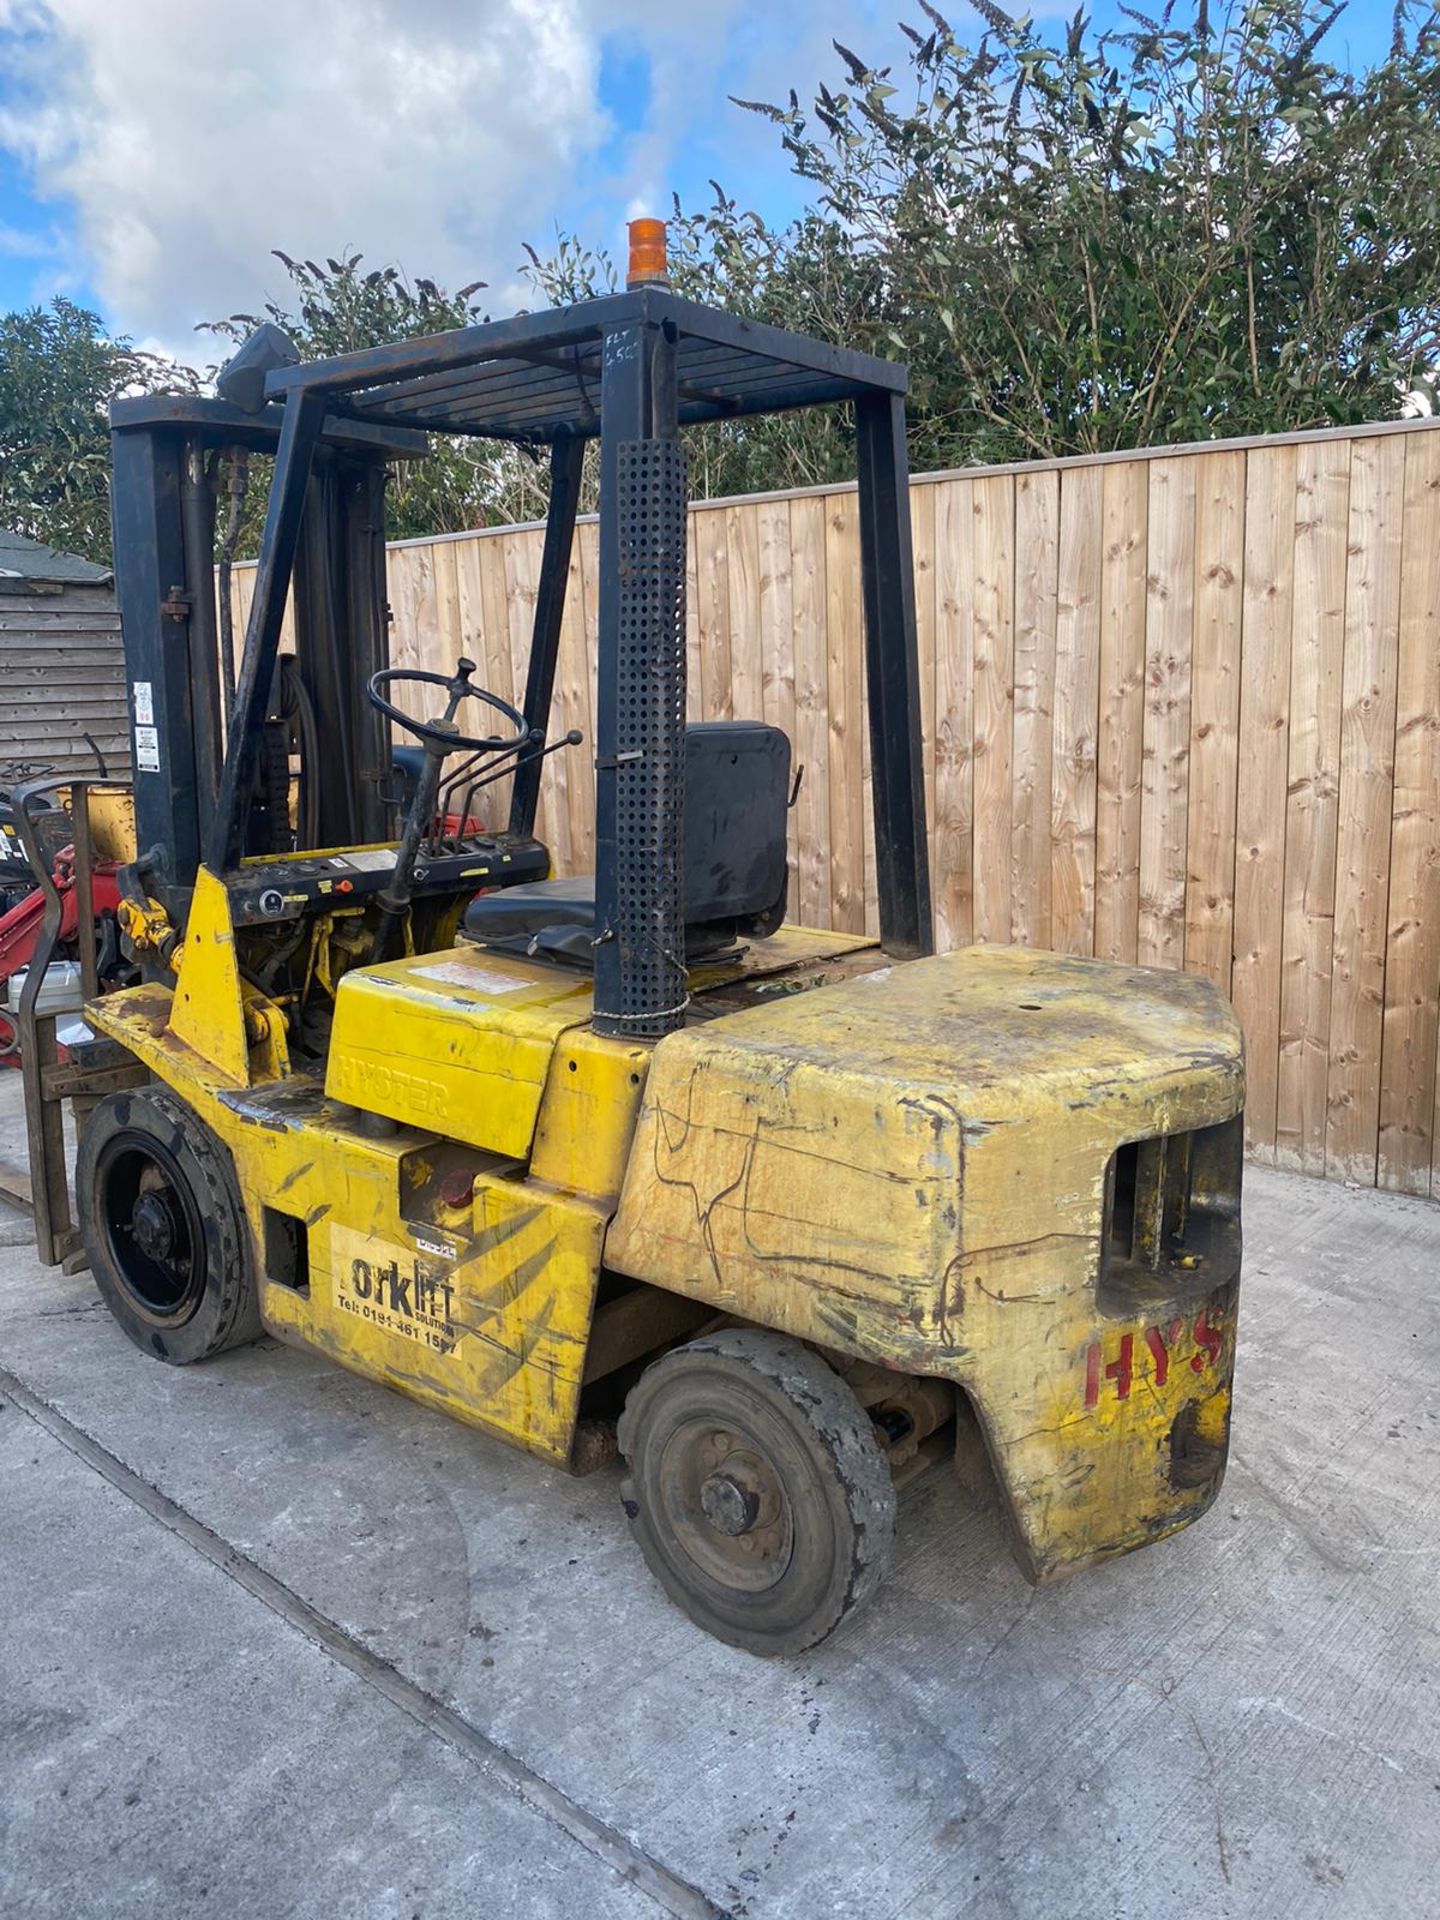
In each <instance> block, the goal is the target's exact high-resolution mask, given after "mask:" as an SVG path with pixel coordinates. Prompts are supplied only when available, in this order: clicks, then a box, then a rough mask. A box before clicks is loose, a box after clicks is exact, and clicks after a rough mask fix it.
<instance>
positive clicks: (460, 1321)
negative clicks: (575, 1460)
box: [91, 890, 878, 1461]
mask: <svg viewBox="0 0 1440 1920" xmlns="http://www.w3.org/2000/svg"><path fill="white" fill-rule="evenodd" d="M217 891H218V890H217ZM222 905H223V895H220V896H219V897H218V898H217V897H215V896H212V897H211V898H210V899H208V900H207V899H206V898H204V897H203V896H202V897H199V898H197V904H196V908H195V910H194V911H193V912H192V914H191V920H190V926H189V928H188V930H187V931H188V938H187V941H186V943H185V945H184V948H183V949H182V952H181V956H180V963H179V976H178V982H177V985H176V986H175V987H173V988H171V987H166V986H160V985H146V986H139V987H134V988H130V989H127V990H124V991H122V992H120V993H117V994H114V995H111V996H107V998H106V999H105V1000H104V1002H103V1003H97V1004H96V1005H95V1006H94V1007H92V1009H91V1017H92V1019H93V1021H94V1023H95V1025H96V1026H97V1027H98V1028H100V1029H102V1030H103V1031H104V1032H106V1033H107V1034H109V1035H110V1036H111V1037H112V1038H113V1039H115V1040H118V1041H120V1042H121V1043H122V1044H123V1045H124V1046H125V1047H126V1048H127V1050H128V1051H129V1052H130V1053H132V1054H134V1055H135V1057H136V1058H137V1059H139V1060H141V1061H143V1062H144V1064H145V1065H146V1066H147V1067H149V1068H150V1070H151V1071H152V1072H153V1073H154V1074H155V1076H156V1077H157V1078H158V1079H160V1080H163V1081H164V1082H166V1083H167V1084H168V1085H170V1086H172V1087H174V1088H175V1090H176V1091H177V1092H178V1093H180V1094H182V1095H183V1097H184V1099H185V1100H186V1101H187V1103H188V1104H189V1105H190V1106H191V1107H193V1109H194V1110H195V1112H196V1113H197V1114H199V1116H200V1117H201V1118H202V1119H203V1120H204V1121H205V1122H206V1124H207V1125H208V1126H210V1127H211V1128H212V1129H213V1130H214V1131H215V1133H216V1134H218V1135H219V1137H220V1138H221V1139H222V1140H223V1141H224V1142H225V1144H226V1146H227V1147H228V1148H229V1150H230V1153H231V1156H232V1158H233V1160H234V1164H235V1169H236V1174H237V1177H238V1180H239V1185H240V1189H241V1195H242V1198H243V1200H244V1204H245V1208H246V1213H247V1216H248V1220H249V1225H250V1230H251V1236H252V1241H253V1245H254V1249H255V1264H256V1268H257V1271H258V1272H259V1275H260V1308H261V1315H262V1318H263V1320H264V1323H265V1325H266V1327H267V1328H268V1330H269V1331H270V1332H271V1333H273V1334H275V1335H276V1336H277V1337H278V1338H280V1339H283V1340H289V1341H291V1342H294V1343H296V1344H302V1345H307V1346H314V1347H318V1348H319V1349H320V1350H321V1351H323V1352H325V1353H327V1354H329V1355H330V1356H331V1357H332V1358H334V1359H336V1360H338V1361H340V1362H341V1363H342V1364H343V1365H345V1366H347V1367H350V1368H352V1369H353V1370H354V1371H356V1372H359V1373H363V1374H366V1375H368V1376H370V1377H371V1378H373V1379H377V1380H382V1381H384V1382H386V1383H387V1384H388V1385H391V1386H394V1387H396V1388H398V1389H399V1390H401V1391H402V1392H405V1393H408V1394H410V1395H412V1396H413V1397H414V1398H416V1399H419V1400H422V1401H424V1402H426V1403H427V1404H429V1405H431V1406H435V1407H438V1408H440V1409H441V1410H443V1411H444V1412H446V1413H449V1414H452V1415H454V1416H456V1417H458V1418H460V1419H463V1420H467V1421H469V1422H471V1423H473V1424H475V1425H478V1426H482V1427H485V1428H487V1429H489V1430H490V1431H492V1432H494V1433H496V1434H499V1435H500V1436H501V1437H503V1438H505V1439H507V1440H510V1441H511V1442H513V1443H515V1444H517V1445H519V1446H522V1447H524V1448H526V1449H527V1450H528V1451H530V1452H533V1453H537V1454H540V1455H542V1456H544V1457H545V1458H548V1459H552V1460H557V1461H565V1460H567V1459H568V1458H569V1456H570V1452H571V1447H572V1444H573V1441H574V1436H575V1429H576V1423H577V1419H578V1414H579V1398H580V1389H581V1385H582V1380H583V1375H584V1367H585V1358H586V1351H587V1345H588V1341H589V1336H590V1331H591V1325H592V1315H593V1309H594V1302H595V1293H596V1286H597V1282H598V1280H599V1276H600V1273H601V1266H602V1252H603V1243H604V1235H605V1230H606V1226H607V1223H608V1221H609V1219H610V1217H611V1215H612V1214H613V1212H614V1208H615V1202H616V1198H617V1196H618V1193H619V1190H620V1185H621V1182H622V1180H623V1177H624V1172H625V1168H626V1165H627V1162H628V1158H629V1149H630V1141H631V1135H632V1132H633V1128H634V1124H635V1120H636V1116H637V1114H638V1111H639V1104H640V1098H641V1093H642V1090H643V1086H644V1079H645V1074H646V1072H647V1070H648V1067H649V1062H650V1049H649V1048H647V1047H644V1046H639V1045H635V1044H633V1043H627V1042H626V1041H624V1040H620V1039H611V1038H607V1037H606V1036H603V1035H600V1034H596V1033H594V1032H592V1031H591V1030H590V1028H589V1026H588V1020H589V1014H590V992H589V986H588V982H585V981H582V980H580V979H578V978H577V977H576V976H574V975H570V974H566V973H564V972H561V971H558V970H556V969H554V968H545V967H541V966H537V965H536V964H535V963H533V962H531V961H528V960H524V959H520V958H513V957H510V956H502V955H495V954H486V953H478V952H477V951H476V950H475V949H474V948H473V947H461V948H455V949H451V950H449V951H442V952H440V953H430V954H423V955H419V956H413V957H412V958H411V959H409V960H406V961H398V962H388V963H386V964H384V965H382V966H378V967H373V968H357V969H355V970H354V971H352V972H351V973H349V974H347V975H346V976H345V977H344V979H343V980H342V981H341V982H340V984H339V990H338V993H337V996H336V999H337V1013H336V1027H335V1041H334V1044H333V1045H332V1047H331V1050H330V1056H329V1071H328V1074H327V1078H326V1081H325V1082H324V1083H322V1082H321V1081H319V1080H318V1079H317V1078H316V1077H314V1076H312V1075H309V1074H306V1073H303V1072H299V1071H295V1070H292V1069H291V1067H290V1065H289V1063H288V1061H285V1062H277V1060H276V1056H275V1053H274V1050H273V1048H272V1046H271V1043H270V1032H271V1029H270V1025H269V1023H268V1021H267V1020H266V1019H265V1018H264V1017H263V1016H264V1015H265V1014H266V1013H267V1012H269V1013H273V1012H274V1011H275V1010H274V1009H273V1008H268V1007H267V1006H266V1005H264V1004H263V1003H262V1001H261V1000H260V999H259V997H257V996H255V994H254V990H253V989H252V988H251V987H250V986H249V985H248V983H246V982H244V981H243V980H241V979H239V977H238V974H237V973H236V971H235V966H234V939H233V935H231V934H230V930H229V926H228V921H227V920H225V918H224V916H223V914H222V913H221V911H220V909H221V907H222ZM860 955H868V956H869V957H870V959H871V960H872V962H873V961H874V960H875V959H877V958H878V956H876V955H875V954H874V950H873V948H867V946H866V943H865V942H864V941H863V940H859V939H855V938H850V937H847V936H844V935H833V934H824V933H819V934H816V933H805V932H802V931H800V930H798V929H786V930H783V931H782V933H781V934H780V935H779V936H777V937H775V938H773V939H771V940H767V941H763V942H756V943H755V946H754V947H752V948H751V949H750V950H749V951H748V952H747V953H746V954H745V955H743V956H741V957H739V958H738V959H736V960H735V961H733V962H732V963H730V964H729V965H725V966H717V967H713V968H711V969H710V970H709V972H708V974H707V976H706V977H707V978H708V980H709V981H710V983H711V985H712V987H713V988H714V989H715V990H717V991H718V990H721V989H725V990H728V991H730V992H732V993H733V992H739V991H743V990H744V988H745V986H746V983H747V982H748V983H752V984H755V985H762V984H764V983H766V982H773V981H774V980H776V979H777V977H778V978H780V979H783V978H785V977H787V975H791V974H794V973H795V972H796V970H797V969H798V970H799V978H801V979H802V980H805V981H808V980H811V979H814V978H816V977H823V971H822V970H823V968H824V966H825V965H826V964H827V963H829V962H831V961H839V962H841V963H842V964H843V963H844V962H846V961H847V960H848V961H853V960H854V959H855V958H856V957H857V956H860ZM187 992H188V993H189V994H190V996H191V998H190V999H189V1000H187V999H186V997H185V996H186V994H187ZM242 996H244V1000H243V1002H242ZM197 1000H199V1001H200V1002H201V1007H200V1010H201V1012H202V1013H203V1014H204V1016H205V1017H204V1019H202V1020H197V1019H195V1018H194V1015H193V1013H192V1009H193V1008H195V1006H196V1002H197ZM252 1001H254V1002H255V1004H251V1002H252ZM247 1011H248V1014H249V1019H248V1023H247V1021H246V1013H247ZM187 1032H188V1033H189V1034H190V1035H191V1036H193V1037H186V1036H187ZM196 1042H199V1044H198V1045H197V1044H196ZM202 1047H203V1049H204V1051H202ZM352 1048H353V1050H354V1054H355V1056H357V1057H359V1058H360V1060H361V1065H360V1066H359V1067H358V1068H357V1067H355V1066H353V1065H351V1064H350V1055H351V1049H352ZM342 1060H343V1061H345V1062H346V1064H345V1065H344V1066H343V1067H342V1066H341V1064H340V1063H341V1062H342ZM281 1068H283V1071H282V1070H280V1069H281ZM437 1088H438V1089H439V1092H438V1093H436V1092H435V1091H434V1089H437ZM439 1106H443V1109H444V1112H443V1122H444V1124H443V1130H442V1128H441V1126H440V1124H439V1122H440V1119H441V1114H440V1112H439V1110H438V1107H439ZM361 1108H363V1110H364V1114H367V1115H374V1114H385V1115H388V1116H389V1117H390V1118H391V1119H393V1120H397V1121H399V1122H400V1123H401V1124H400V1125H399V1126H398V1128H397V1130H396V1131H395V1132H393V1133H391V1134H390V1135H388V1137H380V1138H376V1137H374V1135H373V1133H372V1132H370V1131H367V1127H366V1124H365V1120H364V1118H363V1117H362V1113H361V1112H360V1111H359V1110H358V1109H361ZM427 1120H428V1122H429V1124H428V1125H427V1124H424V1122H425V1121H427ZM297 1245H303V1248H304V1255H303V1260H299V1261H297V1257H296V1253H295V1249H296V1247H297ZM287 1267H288V1269H289V1271H288V1272H287Z"/></svg>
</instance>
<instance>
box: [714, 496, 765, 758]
mask: <svg viewBox="0 0 1440 1920" xmlns="http://www.w3.org/2000/svg"><path fill="white" fill-rule="evenodd" d="M712 518H715V519H718V518H719V515H718V514H716V515H712ZM724 533H725V549H726V553H727V554H728V556H729V575H730V605H729V614H728V630H729V638H730V704H731V707H732V709H733V711H734V716H735V718H736V719H737V720H758V719H759V718H760V709H761V707H762V705H763V704H764V694H763V690H762V686H761V682H762V679H763V673H764V669H763V663H762V657H761V631H760V515H759V513H758V511H757V510H756V509H755V508H753V507H727V508H726V510H725V527H724ZM712 717H715V716H712Z"/></svg>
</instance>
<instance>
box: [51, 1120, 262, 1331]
mask: <svg viewBox="0 0 1440 1920" xmlns="http://www.w3.org/2000/svg"><path fill="white" fill-rule="evenodd" d="M75 1186H76V1198H77V1201H78V1206H79V1213H80V1226H81V1230H82V1232H83V1234H84V1236H85V1249H86V1252H87V1253H88V1255H89V1258H90V1270H91V1272H92V1273H93V1274H94V1276H95V1284H96V1286H97V1287H98V1288H99V1290H100V1296H101V1298H102V1299H103V1300H104V1302H105V1304H106V1306H107V1307H109V1309H110V1311H111V1313H113V1314H114V1316H115V1318H116V1319H117V1320H118V1321H119V1323H120V1325H121V1326H122V1327H123V1328H124V1330H125V1332H126V1333H127V1334H128V1335H129V1336H130V1338H131V1339H132V1340H133V1341H134V1342H135V1344H136V1346H137V1347H142V1348H143V1349H144V1350H145V1352H146V1353H149V1354H152V1355H154V1357H155V1358H156V1359H157V1360H166V1361H169V1362H170V1363H171V1364H172V1365H174V1366H187V1365H189V1363H190V1362H191V1361H194V1360H206V1359H208V1358H209V1357H210V1355H211V1354H215V1353H223V1352H224V1350H225V1349H226V1348H227V1347H238V1346H242V1345H244V1344H245V1342H246V1341H249V1340H254V1339H256V1338H257V1337H258V1336H259V1334H260V1332H261V1326H260V1303H259V1296H258V1292H257V1289H256V1285H255V1273H254V1266H253V1262H252V1260H251V1257H250V1235H249V1231H248V1229H247V1227H246V1224H245V1215H244V1210H243V1208H242V1207H241V1204H240V1195H239V1191H238V1189H237V1187H236V1184H235V1173H234V1168H233V1166H232V1165H231V1161H230V1156H229V1154H228V1153H227V1151H226V1149H225V1147H224V1146H223V1144H222V1143H221V1142H220V1141H219V1140H218V1139H217V1138H216V1137H215V1135H214V1134H213V1133H212V1132H211V1131H210V1129H209V1128H208V1127H207V1126H206V1125H205V1124H204V1122H203V1121H202V1120H200V1119H199V1118H197V1116H196V1115H195V1114H194V1113H192V1112H191V1110H190V1108H189V1107H187V1106H186V1105H185V1103H184V1101H183V1100H180V1099H178V1098H177V1097H176V1096H175V1095H174V1094H173V1093H171V1092H170V1091H169V1090H168V1089H166V1088H163V1087H143V1088H140V1089H138V1090H136V1091H133V1092H132V1091H125V1092H120V1093H112V1094H109V1095H107V1097H106V1098H105V1099H104V1100H102V1101H101V1102H100V1103H99V1105H98V1106H97V1107H96V1108H95V1110H94V1112H93V1113H92V1114H91V1115H90V1117H89V1120H88V1121H87V1122H86V1125H85V1128H84V1131H83V1132H82V1134H81V1137H80V1151H79V1153H78V1155H77V1156H76V1163H75Z"/></svg>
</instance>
